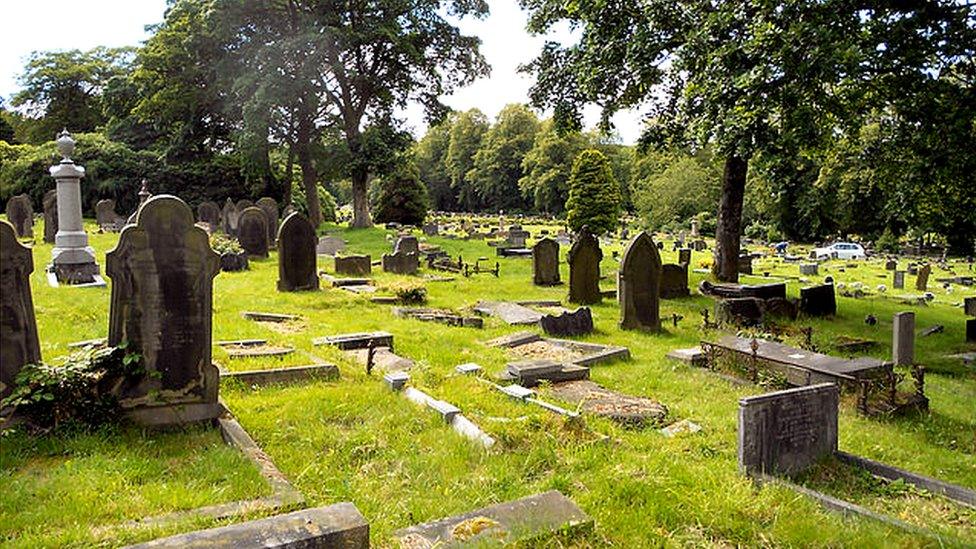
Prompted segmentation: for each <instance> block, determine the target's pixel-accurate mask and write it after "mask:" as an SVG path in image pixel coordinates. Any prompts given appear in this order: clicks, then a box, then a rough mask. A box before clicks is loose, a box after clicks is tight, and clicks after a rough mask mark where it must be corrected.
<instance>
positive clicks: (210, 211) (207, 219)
mask: <svg viewBox="0 0 976 549" xmlns="http://www.w3.org/2000/svg"><path fill="white" fill-rule="evenodd" d="M197 221H199V222H201V223H207V224H209V225H210V229H211V230H214V229H216V228H217V227H219V226H220V207H219V206H217V204H216V203H215V202H211V201H209V200H207V201H204V202H201V203H200V205H199V206H197Z"/></svg>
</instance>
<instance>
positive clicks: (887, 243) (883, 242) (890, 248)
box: [874, 228, 901, 254]
mask: <svg viewBox="0 0 976 549" xmlns="http://www.w3.org/2000/svg"><path fill="white" fill-rule="evenodd" d="M874 247H875V248H876V249H878V250H880V251H882V252H888V253H893V254H894V253H899V252H900V251H901V246H900V245H899V243H898V237H897V236H895V233H893V232H891V229H890V228H885V230H884V232H883V233H881V236H879V237H878V240H877V241H875V243H874Z"/></svg>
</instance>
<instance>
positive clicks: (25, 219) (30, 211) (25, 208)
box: [6, 194, 34, 238]
mask: <svg viewBox="0 0 976 549" xmlns="http://www.w3.org/2000/svg"><path fill="white" fill-rule="evenodd" d="M6 213H7V221H9V222H10V225H11V226H12V227H13V228H14V234H16V235H17V238H33V237H34V207H33V206H31V201H30V198H29V197H28V196H27V195H26V194H18V195H17V196H12V197H10V200H8V201H7V210H6Z"/></svg>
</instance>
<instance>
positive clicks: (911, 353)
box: [891, 311, 915, 366]
mask: <svg viewBox="0 0 976 549" xmlns="http://www.w3.org/2000/svg"><path fill="white" fill-rule="evenodd" d="M891 330H892V333H891V360H892V361H893V362H894V363H895V366H911V365H912V364H914V363H915V313H913V312H911V311H907V312H902V313H895V318H894V321H893V322H892V326H891Z"/></svg>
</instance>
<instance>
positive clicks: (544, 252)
mask: <svg viewBox="0 0 976 549" xmlns="http://www.w3.org/2000/svg"><path fill="white" fill-rule="evenodd" d="M532 270H533V279H532V281H533V282H534V283H535V284H536V285H537V286H555V285H556V284H559V283H560V280H559V243H558V242H556V241H555V240H553V239H551V238H543V239H542V240H540V241H538V242H536V243H535V246H532Z"/></svg>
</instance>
